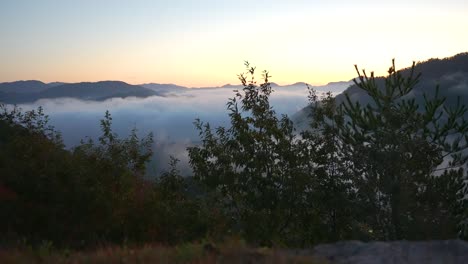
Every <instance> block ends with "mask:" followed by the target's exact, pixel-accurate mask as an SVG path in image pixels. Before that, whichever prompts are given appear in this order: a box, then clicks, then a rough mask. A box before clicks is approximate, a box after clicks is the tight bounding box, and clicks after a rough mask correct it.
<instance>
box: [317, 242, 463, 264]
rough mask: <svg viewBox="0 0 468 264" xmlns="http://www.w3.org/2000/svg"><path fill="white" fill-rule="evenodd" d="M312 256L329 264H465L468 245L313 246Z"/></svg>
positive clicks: (434, 243) (421, 243) (344, 243)
mask: <svg viewBox="0 0 468 264" xmlns="http://www.w3.org/2000/svg"><path fill="white" fill-rule="evenodd" d="M311 253H312V254H313V255H314V256H317V257H321V258H323V259H326V260H328V261H329V262H330V263H349V264H351V263H360V264H367V263H369V264H370V263H372V264H375V263H382V264H383V263H401V264H403V263H425V264H431V263H444V264H452V263H457V264H458V263H460V264H462V263H468V242H466V241H462V240H447V241H421V242H414V241H394V242H369V243H364V242H359V241H346V242H338V243H335V244H324V245H319V246H316V247H315V248H314V249H313V251H312V252H311Z"/></svg>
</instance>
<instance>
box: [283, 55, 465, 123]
mask: <svg viewBox="0 0 468 264" xmlns="http://www.w3.org/2000/svg"><path fill="white" fill-rule="evenodd" d="M400 71H401V73H402V75H403V76H408V75H409V74H410V72H411V67H408V68H404V69H402V70H400ZM415 73H421V74H422V75H421V79H420V81H419V83H418V84H417V85H416V87H415V88H414V90H413V92H412V94H411V95H410V96H412V97H414V98H415V99H416V101H417V102H419V103H422V101H423V94H426V95H428V96H429V97H431V96H433V95H434V92H435V87H436V86H437V85H439V87H440V90H439V93H440V95H441V96H443V97H446V98H447V100H446V102H445V105H453V104H456V103H457V100H458V97H460V99H461V102H465V103H466V102H468V53H460V54H458V55H455V56H453V57H449V58H444V59H429V60H427V61H424V62H420V63H418V64H416V67H415ZM376 82H377V85H378V86H379V88H381V89H384V85H385V83H384V77H378V78H376ZM345 94H347V95H348V96H349V97H350V99H351V100H352V101H353V102H357V101H358V102H359V103H361V104H364V105H366V104H368V103H369V102H370V97H369V96H368V95H367V94H366V93H365V92H364V91H363V90H361V89H360V88H359V87H357V85H355V84H353V85H351V86H350V87H349V88H347V89H346V90H345V91H344V92H343V93H342V94H339V95H337V96H336V102H337V104H341V103H343V102H344V101H345V99H346V96H345ZM309 115H310V107H305V108H303V109H301V110H300V111H298V112H297V113H296V114H294V115H293V116H292V120H293V122H294V124H295V125H296V127H297V128H298V129H306V128H307V125H308V119H309V118H308V116H309Z"/></svg>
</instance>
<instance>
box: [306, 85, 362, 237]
mask: <svg viewBox="0 0 468 264" xmlns="http://www.w3.org/2000/svg"><path fill="white" fill-rule="evenodd" d="M309 101H310V109H311V111H310V113H311V114H310V120H311V122H310V127H309V129H308V130H306V131H302V132H301V137H302V139H303V142H304V144H305V145H307V148H304V150H306V151H305V153H306V155H307V159H308V165H309V166H310V167H311V170H313V171H314V172H315V173H314V184H313V186H314V192H313V194H312V195H311V196H310V198H311V201H309V204H310V205H313V206H315V207H316V210H317V214H318V216H319V217H320V225H321V228H320V230H322V237H321V239H320V241H321V242H322V241H337V240H345V239H351V238H354V236H355V234H354V233H353V232H354V230H355V225H356V224H357V223H356V221H355V210H354V208H355V207H356V204H355V202H356V199H355V191H354V183H353V182H352V170H351V169H350V168H351V167H352V162H351V160H350V159H349V157H348V156H347V155H346V153H345V152H344V151H342V148H343V144H344V143H343V141H342V139H341V137H340V129H339V128H340V126H342V125H343V123H344V115H343V113H342V112H341V111H339V107H338V106H337V104H336V102H335V98H334V97H333V96H332V94H331V93H330V92H328V93H326V94H325V95H324V96H323V97H322V98H321V99H319V98H318V96H317V94H316V92H315V90H313V89H312V88H310V87H309Z"/></svg>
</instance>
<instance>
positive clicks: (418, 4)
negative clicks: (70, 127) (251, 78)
mask: <svg viewBox="0 0 468 264" xmlns="http://www.w3.org/2000/svg"><path fill="white" fill-rule="evenodd" d="M466 51H468V1H466V0H460V1H457V0H444V1H431V0H426V1H419V0H413V1H409V0H405V1H402V0H394V1H346V0H342V1H339V0H335V1H334V0H328V1H314V0H309V1H306V0H289V1H285V0H282V1H276V0H269V1H254V0H250V1H247V0H239V1H222V0H199V1H188V0H167V1H157V0H153V1H150V0H148V1H145V0H79V1H77V0H29V1H28V0H0V82H6V81H14V80H26V79H37V80H41V81H44V82H52V81H64V82H78V81H98V80H122V81H126V82H129V83H134V84H138V83H147V82H158V83H176V84H180V85H186V86H191V87H199V86H216V85H223V84H226V83H238V81H237V77H236V75H237V74H238V73H240V72H241V71H243V70H244V68H243V62H244V60H248V61H250V62H251V63H252V64H254V65H256V66H257V68H259V69H262V70H263V69H267V70H269V71H270V73H271V75H272V76H273V78H272V81H274V82H277V83H280V84H288V83H294V82H297V81H304V82H309V83H313V84H323V83H327V82H330V81H340V80H349V79H351V78H353V77H354V76H355V72H354V68H353V65H354V64H358V65H359V66H361V67H363V68H366V69H368V70H375V71H376V73H377V74H384V73H385V71H386V70H387V69H388V66H389V65H390V62H391V59H392V58H396V60H397V66H398V65H400V66H401V67H404V66H409V65H410V63H411V61H413V60H415V61H420V60H426V59H428V58H431V57H439V58H442V57H447V56H452V55H455V54H457V53H460V52H466Z"/></svg>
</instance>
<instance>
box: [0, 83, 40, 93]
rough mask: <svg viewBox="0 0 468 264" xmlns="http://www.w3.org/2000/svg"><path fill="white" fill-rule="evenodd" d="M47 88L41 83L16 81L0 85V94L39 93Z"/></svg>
mask: <svg viewBox="0 0 468 264" xmlns="http://www.w3.org/2000/svg"><path fill="white" fill-rule="evenodd" d="M47 88H49V86H48V85H47V84H45V83H43V82H41V81H16V82H6V83H0V92H3V93H18V94H25V93H39V92H42V91H44V90H46V89H47Z"/></svg>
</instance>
